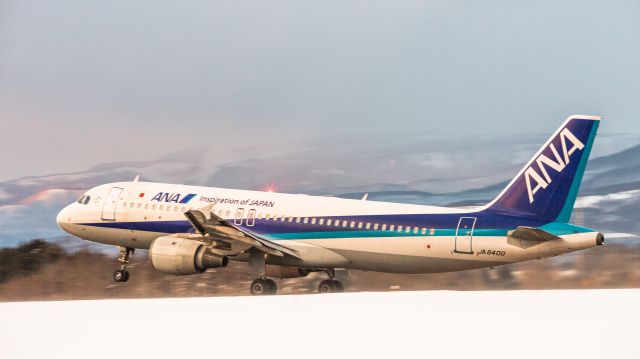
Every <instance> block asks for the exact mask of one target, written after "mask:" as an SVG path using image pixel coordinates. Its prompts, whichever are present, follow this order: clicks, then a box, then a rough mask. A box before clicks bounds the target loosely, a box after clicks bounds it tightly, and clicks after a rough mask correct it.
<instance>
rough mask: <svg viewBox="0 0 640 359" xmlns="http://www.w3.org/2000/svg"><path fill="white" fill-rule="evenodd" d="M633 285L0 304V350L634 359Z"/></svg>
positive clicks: (638, 314)
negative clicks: (631, 287) (586, 288)
mask: <svg viewBox="0 0 640 359" xmlns="http://www.w3.org/2000/svg"><path fill="white" fill-rule="evenodd" d="M638 303H640V290H635V289H634V290H563V291H499V292H490V291H485V292H455V291H430V292H392V293H349V294H347V293H344V294H329V295H297V296H287V295H280V296H272V297H218V298H189V299H154V300H103V301H68V302H19V303H4V304H0V318H2V325H1V326H0V338H2V348H1V349H0V357H2V358H12V359H13V358H45V357H51V358H80V357H82V358H85V357H91V358H109V359H112V358H155V357H162V358H200V357H213V358H226V357H229V358H370V357H372V358H392V357H395V358H457V357H461V358H462V357H464V358H485V357H491V358H535V359H540V358H560V357H567V358H639V357H640V346H638V345H637V336H638V323H640V309H638Z"/></svg>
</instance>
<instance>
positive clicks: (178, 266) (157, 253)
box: [149, 236, 229, 275]
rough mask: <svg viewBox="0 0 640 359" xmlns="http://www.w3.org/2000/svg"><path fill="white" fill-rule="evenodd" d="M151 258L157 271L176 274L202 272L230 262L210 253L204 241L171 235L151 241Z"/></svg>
mask: <svg viewBox="0 0 640 359" xmlns="http://www.w3.org/2000/svg"><path fill="white" fill-rule="evenodd" d="M149 258H150V259H151V264H153V268H155V269H156V270H157V271H159V272H162V273H166V274H174V275H185V274H195V273H202V272H204V271H205V270H207V269H208V268H218V267H226V266H227V263H228V262H229V260H228V259H227V257H224V256H219V255H216V254H213V253H210V252H209V251H208V250H207V247H206V246H205V244H204V243H202V242H198V241H195V240H191V239H186V238H179V237H171V236H168V237H158V238H156V239H155V240H154V241H153V242H151V246H150V247H149Z"/></svg>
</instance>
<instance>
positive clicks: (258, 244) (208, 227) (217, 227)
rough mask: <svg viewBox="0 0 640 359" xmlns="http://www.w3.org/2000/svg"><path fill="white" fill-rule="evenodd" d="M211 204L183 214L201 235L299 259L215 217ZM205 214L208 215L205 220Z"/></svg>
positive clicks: (295, 252)
mask: <svg viewBox="0 0 640 359" xmlns="http://www.w3.org/2000/svg"><path fill="white" fill-rule="evenodd" d="M212 209H213V204H210V205H208V206H205V207H203V208H201V209H193V210H189V211H187V212H185V216H186V217H187V219H188V220H189V222H191V225H192V226H193V228H195V230H196V231H198V233H200V234H201V235H203V236H204V235H207V234H208V235H210V236H212V237H214V238H216V239H221V240H223V241H228V242H232V241H238V242H242V243H245V244H247V245H250V246H252V247H255V248H256V249H258V250H260V251H261V252H264V253H267V254H270V255H274V256H278V257H282V256H284V254H288V255H290V256H293V257H296V258H300V256H299V254H298V253H297V251H296V250H294V249H291V248H287V247H285V246H283V245H280V244H276V243H273V242H271V241H269V240H268V239H266V238H262V237H261V236H259V235H257V234H256V233H253V232H250V231H248V230H246V229H244V228H242V227H240V226H236V225H235V224H232V223H230V222H229V221H227V220H225V219H223V218H221V217H219V216H217V215H216V214H215V213H213V212H212ZM205 213H210V218H207V215H206V214H205Z"/></svg>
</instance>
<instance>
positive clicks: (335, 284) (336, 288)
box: [318, 268, 344, 293]
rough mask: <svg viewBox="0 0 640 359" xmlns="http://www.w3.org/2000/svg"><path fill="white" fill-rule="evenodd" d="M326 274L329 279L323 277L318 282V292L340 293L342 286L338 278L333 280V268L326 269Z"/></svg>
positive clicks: (334, 274)
mask: <svg viewBox="0 0 640 359" xmlns="http://www.w3.org/2000/svg"><path fill="white" fill-rule="evenodd" d="M327 274H328V275H329V279H325V280H323V281H322V282H320V284H318V293H342V292H344V286H343V285H342V282H340V281H339V280H335V279H333V278H335V276H336V271H335V269H333V268H332V269H329V270H327Z"/></svg>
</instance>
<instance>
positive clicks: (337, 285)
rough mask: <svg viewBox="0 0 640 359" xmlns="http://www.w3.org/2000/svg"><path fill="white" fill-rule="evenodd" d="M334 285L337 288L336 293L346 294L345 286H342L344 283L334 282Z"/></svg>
mask: <svg viewBox="0 0 640 359" xmlns="http://www.w3.org/2000/svg"><path fill="white" fill-rule="evenodd" d="M333 285H334V286H335V287H336V293H342V292H344V285H342V282H340V281H338V280H334V281H333Z"/></svg>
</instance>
